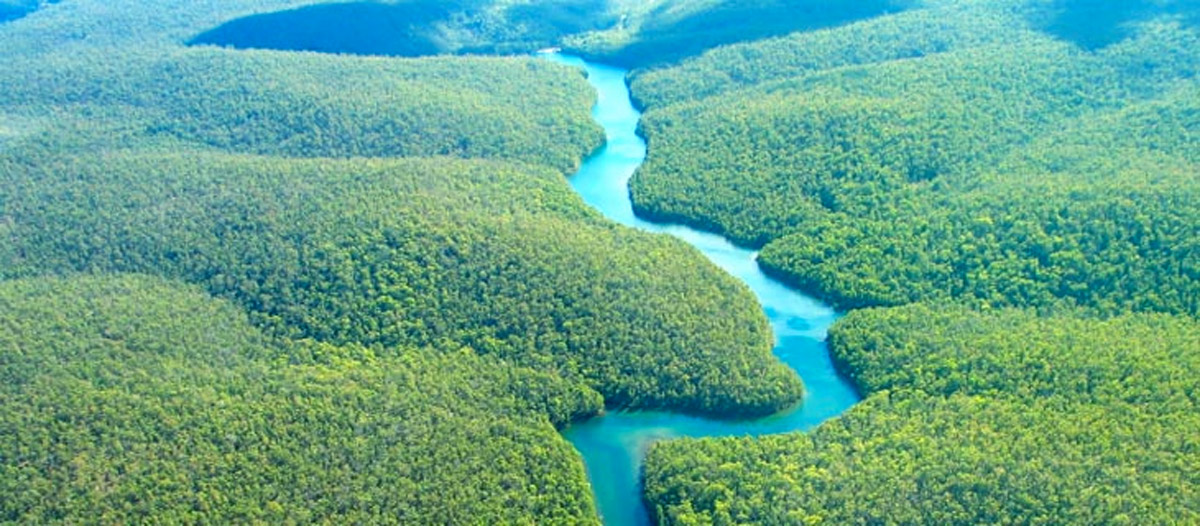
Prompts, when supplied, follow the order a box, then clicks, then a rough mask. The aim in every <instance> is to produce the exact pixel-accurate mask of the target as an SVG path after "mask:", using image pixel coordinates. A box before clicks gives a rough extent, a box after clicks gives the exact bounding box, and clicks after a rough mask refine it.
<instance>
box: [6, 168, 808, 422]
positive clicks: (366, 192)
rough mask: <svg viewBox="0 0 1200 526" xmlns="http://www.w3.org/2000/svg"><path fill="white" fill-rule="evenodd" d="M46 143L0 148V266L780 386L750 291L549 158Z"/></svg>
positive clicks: (678, 375)
mask: <svg viewBox="0 0 1200 526" xmlns="http://www.w3.org/2000/svg"><path fill="white" fill-rule="evenodd" d="M51 151H52V152H56V153H54V154H53V155H49V154H48V155H47V156H46V157H32V158H23V157H21V156H20V155H16V154H14V155H13V156H12V157H11V158H10V159H9V162H7V163H5V162H4V161H0V163H2V164H3V165H4V170H3V171H2V172H0V173H3V174H4V176H3V186H4V187H5V189H6V190H5V194H4V195H5V203H4V205H3V208H0V210H3V214H4V216H5V217H6V218H8V222H9V227H8V228H7V229H6V230H7V235H8V237H9V238H10V239H11V240H12V241H11V242H9V243H7V244H5V246H4V247H3V248H0V269H2V270H0V277H20V276H25V275H30V274H39V273H45V272H50V273H55V274H65V273H71V272H77V271H87V272H98V273H107V272H140V273H153V274H159V275H163V276H167V277H171V278H178V279H182V280H185V281H189V282H193V283H198V284H201V285H203V286H204V287H205V288H206V289H207V290H209V291H210V292H212V293H213V294H215V295H217V296H220V297H227V298H231V299H233V300H235V301H236V302H237V303H238V304H240V305H242V306H244V307H245V308H246V309H247V310H248V311H249V312H250V313H251V318H252V319H253V320H254V321H255V322H256V324H257V325H259V326H261V327H266V328H269V329H270V330H271V332H272V333H273V334H280V335H286V336H292V337H309V338H316V339H318V340H321V341H329V342H335V343H361V344H368V345H370V344H380V345H384V346H393V345H397V344H414V345H430V344H434V343H439V342H444V341H451V342H455V343H458V344H461V345H468V346H471V347H472V348H474V349H476V350H477V351H479V352H481V353H486V354H494V355H500V356H503V357H505V358H507V359H510V360H514V361H516V362H517V363H521V364H524V365H529V366H536V367H539V368H543V369H547V370H553V371H555V372H558V373H560V374H562V375H564V376H566V377H569V378H573V379H578V380H583V381H586V382H587V383H588V385H591V386H593V387H595V388H596V389H598V390H599V391H600V392H601V393H603V394H604V395H605V396H606V399H607V400H608V402H609V403H610V404H611V405H617V406H638V407H659V406H670V407H676V408H681V409H682V408H686V409H692V410H695V411H702V412H714V413H719V412H728V411H746V412H749V413H769V412H772V411H774V410H777V409H779V408H780V407H783V406H785V405H788V404H790V403H792V402H793V401H795V400H796V399H797V398H798V396H799V392H800V388H799V384H798V382H796V380H795V377H794V375H792V374H791V373H790V372H788V371H787V369H786V368H785V367H784V366H783V365H782V364H780V363H778V362H775V361H773V360H772V358H771V356H770V354H769V352H768V349H769V347H770V334H769V331H768V329H767V327H766V324H765V322H764V320H762V318H761V315H760V314H759V313H757V312H756V311H755V305H754V303H753V300H752V298H751V297H750V296H749V294H747V293H746V292H745V291H744V290H743V289H742V288H741V287H740V286H738V285H736V284H735V283H734V282H733V281H732V280H731V279H729V278H723V277H722V276H721V274H720V273H719V271H718V270H717V269H715V268H714V267H712V266H711V265H709V264H707V263H705V262H703V261H702V260H698V259H697V258H696V257H695V255H694V254H693V253H692V252H691V251H689V250H685V249H683V248H682V247H681V245H680V244H679V243H678V242H675V241H673V240H670V239H665V238H657V237H648V236H645V235H641V234H637V233H633V232H630V231H627V230H625V229H623V228H617V227H614V226H611V225H609V224H607V223H605V222H603V221H602V220H600V219H599V218H598V217H597V216H595V215H593V214H592V213H589V212H586V211H585V210H584V209H583V205H582V204H581V203H580V202H579V201H578V199H577V198H576V197H575V196H574V195H573V194H572V193H571V191H570V190H569V189H568V188H566V186H565V184H563V182H562V179H561V176H560V175H559V174H558V173H557V172H554V171H552V170H546V169H539V168H536V167H533V166H528V165H508V164H498V163H490V162H467V161H450V160H447V159H433V160H419V161H418V160H410V161H374V162H366V161H342V162H335V161H304V160H296V161H284V160H280V159H276V158H262V157H238V156H227V155H219V154H199V153H197V154H186V155H172V154H152V155H151V154H125V155H115V156H109V157H107V158H106V157H93V156H84V157H74V156H64V155H63V154H62V153H61V151H59V150H58V149H57V148H51ZM598 247H605V248H604V249H600V248H598ZM564 263H569V264H564ZM662 268H671V269H672V272H670V273H664V272H661V269H662Z"/></svg>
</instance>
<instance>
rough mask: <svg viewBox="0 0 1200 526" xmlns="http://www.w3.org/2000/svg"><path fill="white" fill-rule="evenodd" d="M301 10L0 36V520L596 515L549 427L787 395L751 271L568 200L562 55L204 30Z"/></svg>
mask: <svg viewBox="0 0 1200 526" xmlns="http://www.w3.org/2000/svg"><path fill="white" fill-rule="evenodd" d="M311 4H312V3H311V2H302V1H286V0H284V1H267V0H264V1H249V0H247V1H231V2H220V3H206V4H196V3H194V2H182V1H175V0H157V1H155V2H145V1H137V2H135V1H132V0H129V1H116V2H113V1H103V2H101V1H99V0H71V1H66V2H62V3H57V4H53V5H44V4H38V6H36V7H39V8H38V9H36V10H34V9H33V7H35V6H30V9H29V10H28V14H27V16H24V17H23V18H20V19H16V20H10V21H7V22H4V23H3V24H2V25H0V298H2V299H0V304H2V305H3V308H0V376H2V380H3V382H0V383H3V384H4V386H3V388H2V389H3V390H2V391H0V392H2V394H0V429H2V430H3V431H2V432H0V441H2V444H0V470H2V471H3V476H0V479H2V480H3V482H0V484H2V486H0V523H20V524H42V523H49V524H58V523H78V522H90V521H98V522H102V523H114V524H116V523H148V522H155V523H157V522H168V523H205V524H228V523H251V524H254V523H257V524H287V523H291V524H311V523H344V522H352V523H371V524H375V523H378V524H392V523H395V524H544V523H556V524H594V523H596V522H597V521H598V517H597V514H596V511H595V506H594V503H593V498H592V496H591V494H590V491H589V490H588V485H587V481H586V478H585V476H584V472H583V465H582V463H581V460H580V458H579V455H578V454H577V453H576V452H575V451H574V450H572V449H571V447H570V446H569V445H568V444H567V442H566V441H565V440H564V439H563V438H562V437H561V436H560V435H559V434H558V433H557V432H556V431H557V430H558V429H561V428H562V427H564V426H566V425H569V424H570V423H571V422H572V421H575V420H578V419H581V418H586V417H589V416H593V415H596V414H598V413H599V412H600V411H602V410H604V408H605V407H608V408H633V409H648V408H664V409H672V410H676V411H683V412H688V413H694V414H717V415H725V416H729V415H745V416H749V415H760V414H768V413H772V412H775V411H777V410H779V409H781V408H784V407H787V406H791V405H794V404H795V403H796V402H797V401H799V400H800V397H801V395H802V393H803V387H802V385H801V383H800V381H799V379H798V378H797V377H796V375H795V373H794V372H792V371H791V370H789V369H788V368H787V367H785V366H784V365H783V364H782V363H780V362H779V361H778V360H777V359H775V358H774V357H773V356H771V354H770V352H769V350H770V347H771V341H772V338H771V334H770V330H769V327H768V326H767V323H766V320H765V318H764V317H763V315H762V313H761V311H760V309H759V308H758V307H757V305H756V304H755V302H754V300H753V296H752V295H751V293H750V292H749V290H748V289H747V288H746V287H745V286H744V285H742V284H740V283H738V282H737V281H736V280H734V279H733V278H731V277H729V276H727V275H725V274H723V273H722V272H720V271H719V269H717V267H715V266H714V265H712V264H711V263H709V262H707V261H705V260H704V259H703V258H702V257H701V256H700V255H699V254H698V253H697V252H696V251H695V250H694V249H691V248H689V247H687V246H686V245H685V244H683V243H682V242H680V241H677V240H674V239H672V238H668V237H660V236H651V235H647V234H642V233H638V232H634V231H632V230H628V229H626V228H624V227H619V226H617V225H614V224H611V223H609V222H607V221H605V220H604V219H602V218H601V217H600V216H599V215H598V214H596V213H595V212H593V211H591V210H589V209H588V208H587V207H586V206H585V205H584V204H583V202H582V201H581V200H580V199H579V198H578V197H577V196H576V195H574V194H573V193H572V192H571V190H570V189H569V187H568V185H567V183H566V181H565V178H564V176H565V175H566V174H568V173H570V172H571V171H573V170H574V169H576V168H577V167H578V165H579V163H580V160H581V159H582V158H583V157H584V156H585V155H586V154H587V153H589V152H590V151H591V150H593V149H595V148H596V147H598V146H599V145H600V143H601V141H602V139H603V136H602V133H600V130H599V129H598V128H597V127H596V125H595V124H593V123H592V122H591V119H590V117H589V114H588V109H589V106H590V104H591V102H592V100H593V97H594V95H593V94H592V93H591V92H590V90H589V88H588V84H587V83H586V81H585V80H584V79H583V78H582V77H581V75H580V74H579V72H578V71H576V70H573V69H570V68H567V67H563V66H558V65H554V64H550V63H548V62H546V61H541V60H536V59H533V58H529V57H509V58H499V57H473V58H469V57H446V56H441V57H424V58H388V57H382V56H355V55H353V54H347V53H363V54H366V55H381V54H384V53H379V52H377V51H378V50H376V49H361V50H360V49H345V48H334V49H309V50H306V51H305V50H270V49H238V48H237V47H236V46H232V47H214V46H208V45H203V43H202V42H199V41H197V36H198V35H202V34H206V32H208V31H210V30H213V29H214V28H217V27H221V26H222V25H223V24H227V23H233V21H236V20H242V19H244V18H245V17H253V16H275V15H273V13H279V12H288V11H290V10H295V9H304V8H313V7H311ZM479 5H480V6H484V5H483V4H479ZM556 5H557V4H542V3H536V4H535V3H530V2H525V3H519V2H505V3H497V4H495V5H492V4H488V5H487V6H484V7H480V11H479V13H482V14H480V15H479V16H481V17H490V16H492V15H494V14H495V13H501V14H503V15H504V16H505V17H506V18H505V19H504V20H501V21H493V23H495V24H500V25H499V26H497V28H498V29H497V31H499V30H501V29H503V30H507V26H505V25H503V24H507V23H509V22H511V21H512V20H516V19H518V18H520V17H525V19H527V24H526V25H534V23H535V22H536V23H543V22H547V20H558V19H555V18H554V17H552V16H549V15H547V13H548V11H546V9H549V8H553V9H551V11H553V13H558V14H557V15H555V16H561V17H566V18H563V19H562V20H561V23H562V24H567V25H570V23H572V22H570V20H568V19H569V18H570V16H569V15H571V14H572V13H573V14H574V16H576V17H580V18H579V19H580V20H582V19H583V18H582V17H584V15H585V14H586V15H588V16H589V17H590V16H591V15H592V14H594V13H592V11H591V8H590V7H589V5H590V4H587V3H576V2H563V3H561V5H557V7H555V6H556ZM460 7H462V8H463V9H468V8H473V7H472V6H468V5H466V4H464V5H463V6H460ZM485 7H486V8H485ZM501 8H503V9H501ZM464 12H466V11H464ZM553 13H551V14H553ZM451 19H452V20H453V21H456V22H455V23H461V24H463V25H461V27H474V26H472V25H471V24H473V22H470V21H469V20H462V19H459V18H457V15H455V14H453V13H452V14H451ZM587 20H593V19H592V18H587ZM596 20H600V21H601V22H602V21H603V19H602V18H600V19H596ZM485 26H486V24H485ZM487 27H490V26H487ZM572 27H573V26H572ZM588 27H591V26H588ZM526 29H528V28H526ZM526 29H522V31H525V30H526ZM528 30H529V31H534V30H536V28H533V29H528ZM556 30H557V29H556ZM540 31H549V30H548V29H546V28H542V29H540ZM497 35H498V33H494V32H490V30H487V29H486V27H485V28H484V29H477V30H476V31H474V32H472V33H471V34H470V35H464V36H463V37H462V38H463V42H467V41H468V40H470V39H489V40H491V41H495V42H501V40H503V39H501V38H500V37H499V36H497ZM521 35H525V33H521ZM468 37H469V38H468ZM504 38H505V39H507V38H508V37H507V36H506V37H504ZM515 38H516V37H514V39H515ZM521 38H525V37H524V36H522V37H521ZM539 38H540V37H539ZM535 40H536V39H535ZM514 41H515V40H514ZM189 43H191V45H189ZM537 43H538V44H540V42H537ZM532 44H533V43H532V42H531V43H530V44H529V45H532ZM464 46H465V44H464ZM248 47H254V46H248ZM447 49H449V48H447ZM455 50H456V51H467V50H465V49H455ZM495 50H496V51H500V50H501V49H500V47H499V46H498V47H497V48H496V49H495ZM312 51H329V52H330V53H315V52H312ZM439 52H441V50H439ZM664 269H668V270H664Z"/></svg>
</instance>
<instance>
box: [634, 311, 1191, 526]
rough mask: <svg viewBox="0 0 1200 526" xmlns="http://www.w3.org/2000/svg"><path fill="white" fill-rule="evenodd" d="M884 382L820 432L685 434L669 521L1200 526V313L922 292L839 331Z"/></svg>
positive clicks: (664, 493) (836, 336)
mask: <svg viewBox="0 0 1200 526" xmlns="http://www.w3.org/2000/svg"><path fill="white" fill-rule="evenodd" d="M831 339H832V342H833V346H834V352H835V354H836V356H837V358H838V360H839V361H840V362H841V363H842V364H843V366H844V368H845V369H846V371H847V372H848V373H849V374H850V375H851V376H852V377H853V378H855V380H856V381H857V382H858V383H859V385H860V386H862V388H863V389H864V391H866V392H867V393H870V396H868V398H867V400H866V401H865V402H863V403H862V404H861V405H859V406H856V407H855V408H854V409H851V410H850V412H849V413H847V414H846V415H845V416H843V417H842V418H840V419H837V420H833V421H830V422H828V423H826V424H825V425H823V426H821V427H820V428H818V429H817V430H816V431H815V432H813V433H812V434H810V435H800V434H794V435H784V436H778V437H769V438H766V439H762V440H750V439H722V440H687V441H673V442H667V443H663V444H661V445H658V446H656V447H655V448H654V449H653V450H652V451H651V454H650V457H649V459H648V461H647V468H646V469H647V471H646V483H647V494H648V497H649V499H650V501H651V502H652V503H653V504H654V505H656V507H657V509H658V511H659V513H660V514H661V515H662V518H663V519H664V522H665V524H948V525H953V524H963V525H967V524H1014V525H1015V524H1101V523H1102V524H1191V523H1194V522H1196V521H1198V520H1200V506H1198V505H1197V503H1200V494H1197V492H1196V491H1197V490H1196V488H1197V487H1200V475H1198V473H1200V471H1198V470H1197V469H1196V467H1197V465H1200V436H1197V434H1196V432H1195V430H1196V429H1198V428H1200V416H1198V415H1200V412H1197V403H1198V402H1200V400H1197V397H1196V393H1197V392H1200V390H1198V389H1197V388H1198V387H1200V386H1198V385H1197V382H1198V380H1197V378H1200V374H1198V373H1200V352H1198V351H1200V324H1197V322H1196V320H1195V319H1192V318H1187V317H1172V316H1166V315H1131V316H1126V317H1120V318H1114V319H1110V320H1084V319H1078V318H1074V317H1071V316H1069V315H1066V316H1053V317H1039V316H1037V315H1036V314H1034V313H1030V312H1024V311H1003V312H998V313H990V314H978V313H972V312H970V311H967V310H964V309H961V308H949V309H948V308H945V307H942V306H939V307H937V308H934V307H929V306H923V305H913V306H909V307H903V308H893V309H871V310H866V311H859V312H854V313H851V314H849V315H848V316H847V317H846V318H845V319H844V321H843V322H840V323H839V324H838V325H837V326H836V328H835V329H834V331H833V332H832V333H831Z"/></svg>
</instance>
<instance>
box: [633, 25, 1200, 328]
mask: <svg viewBox="0 0 1200 526" xmlns="http://www.w3.org/2000/svg"><path fill="white" fill-rule="evenodd" d="M994 4H995V3H979V4H974V5H968V6H952V7H946V8H927V9H923V10H916V11H910V12H906V13H903V14H899V15H895V16H892V17H888V18H886V19H879V20H875V21H871V22H866V23H863V24H859V25H855V26H851V27H847V28H845V29H841V30H831V31H825V32H817V33H802V34H798V35H795V36H791V37H787V38H785V39H782V40H777V41H769V42H766V43H763V44H752V45H746V46H742V47H732V48H727V49H723V50H718V51H717V52H714V53H712V54H710V55H707V56H705V57H703V58H701V59H697V60H696V61H694V62H690V63H688V64H685V65H684V66H680V67H679V68H672V69H668V70H662V71H653V72H648V73H646V74H644V75H641V76H639V77H638V78H637V79H636V80H635V82H634V87H635V91H636V92H637V94H638V96H639V97H640V98H641V100H642V101H643V102H644V103H647V104H649V107H650V109H651V111H650V112H649V113H648V114H647V117H646V119H645V122H644V126H643V128H644V131H645V133H646V134H647V136H648V137H649V139H650V143H651V157H650V159H649V161H648V162H647V164H646V166H645V167H644V169H643V170H642V171H641V172H640V173H639V174H638V175H637V176H636V177H635V180H634V181H633V194H634V199H635V202H636V205H637V207H638V208H639V210H640V211H641V212H642V213H644V214H647V215H650V216H653V217H659V218H665V219H672V220H683V221H687V222H691V223H695V224H699V225H702V226H705V227H708V228H713V229H716V230H720V231H723V232H726V233H727V234H729V235H731V236H732V237H734V238H736V239H738V240H740V241H742V242H744V243H748V244H752V245H765V248H764V249H763V253H762V259H761V261H762V262H763V264H764V265H765V266H766V267H767V268H768V269H769V270H771V271H773V272H774V273H776V274H778V275H780V276H782V277H784V278H785V279H788V280H790V281H793V282H795V283H797V284H800V285H802V286H804V287H806V288H809V289H811V290H815V291H817V292H818V293H820V294H821V295H822V296H824V297H825V298H827V299H829V300H830V301H832V302H833V303H835V304H837V305H840V306H843V307H859V306H867V305H892V304H901V303H905V302H909V301H915V300H928V299H935V298H943V297H952V298H958V299H963V300H966V301H969V302H973V303H976V304H980V305H990V306H998V305H1018V306H1019V305H1052V304H1057V303H1062V302H1067V303H1074V304H1079V305H1084V306H1088V307H1094V308H1097V309H1099V310H1102V311H1105V312H1124V311H1131V310H1155V311H1163V312H1187V313H1192V314H1195V313H1197V312H1200V288H1198V287H1200V279H1198V278H1200V267H1197V266H1196V265H1197V263H1196V261H1197V258H1196V254H1197V252H1196V250H1197V245H1196V243H1197V242H1198V241H1197V236H1196V231H1197V222H1196V219H1195V218H1196V217H1198V216H1200V208H1198V207H1200V198H1198V197H1197V196H1198V195H1200V194H1198V192H1200V186H1198V185H1197V184H1196V178H1195V174H1196V171H1197V169H1198V168H1197V164H1196V163H1197V159H1196V156H1195V152H1196V151H1197V149H1198V147H1200V143H1198V142H1197V141H1198V140H1200V133H1197V132H1198V131H1200V120H1197V119H1196V118H1195V116H1196V115H1197V112H1196V110H1197V104H1200V102H1198V101H1200V97H1197V93H1198V92H1197V88H1196V84H1195V81H1194V75H1195V73H1196V71H1197V69H1198V68H1200V54H1197V53H1196V50H1198V49H1200V45H1198V44H1200V37H1198V35H1197V32H1196V30H1195V29H1193V28H1190V27H1186V26H1182V25H1180V23H1179V19H1178V18H1177V17H1174V16H1164V17H1161V18H1158V19H1154V20H1151V21H1147V22H1145V23H1144V24H1143V25H1142V26H1139V29H1138V31H1137V33H1136V34H1134V35H1132V36H1131V37H1130V38H1129V39H1127V40H1123V41H1121V42H1119V43H1116V44H1113V45H1111V46H1109V47H1106V48H1104V49H1102V50H1099V51H1096V52H1088V51H1085V50H1081V49H1080V48H1078V47H1077V46H1075V45H1074V44H1072V43H1069V42H1064V41H1060V40H1056V39H1054V38H1051V37H1050V36H1048V35H1046V34H1043V33H1041V32H1038V31H1036V30H1035V29H1033V28H1032V27H1031V26H1030V23H1028V22H1027V21H1026V20H1027V19H1030V18H1031V17H1033V16H1034V14H1036V12H1037V11H1036V10H1027V11H1028V12H1027V11H1021V10H1011V9H1007V7H1011V6H996V5H994ZM993 25H994V26H997V27H996V29H995V30H988V31H981V30H982V29H986V28H987V27H988V26H993ZM944 26H949V27H950V28H951V29H949V30H943V29H941V28H942V27H944ZM859 35H865V36H861V37H860V36H859ZM894 35H903V37H902V38H900V39H899V45H894V44H895V42H896V41H895V40H894V39H893V36H894ZM979 35H987V36H982V37H981V36H979ZM860 41H862V42H863V46H862V47H859V46H858V45H857V44H858V43H859V42H860ZM997 41H998V42H1000V43H996V42H997ZM801 50H803V51H801ZM751 57H753V60H751V59H750V58H751ZM687 93H700V94H701V95H702V96H701V97H700V98H698V99H695V100H688V99H687V95H686V94H687ZM1159 119H1161V120H1162V123H1163V125H1162V126H1159V125H1158V124H1157V123H1156V122H1155V121H1156V120H1159ZM1151 123H1154V125H1149V124H1151ZM1113 152H1120V155H1112V153H1113Z"/></svg>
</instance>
